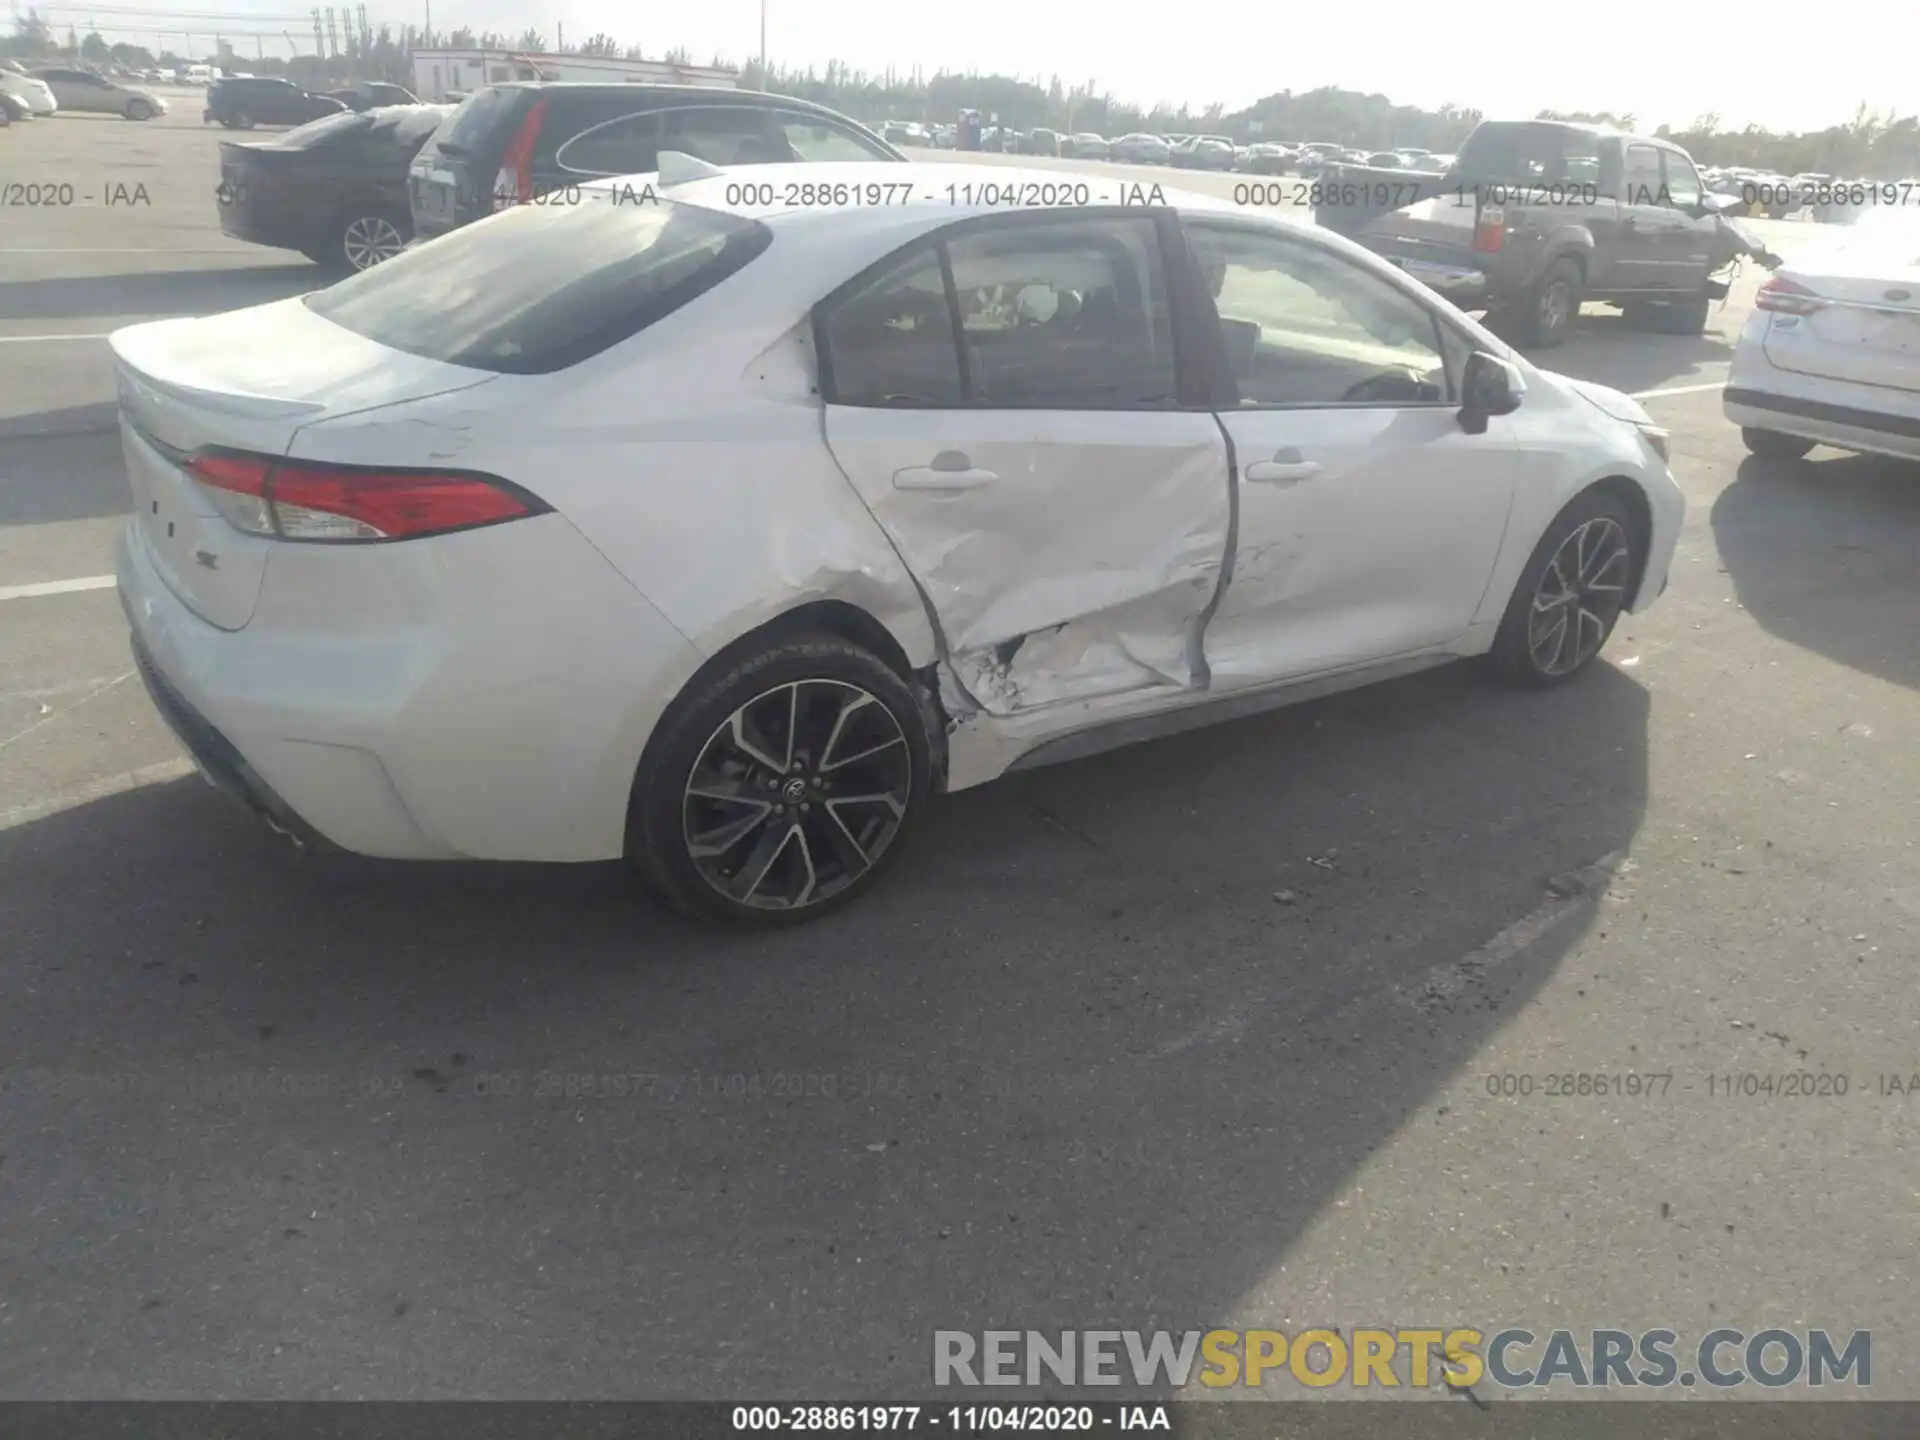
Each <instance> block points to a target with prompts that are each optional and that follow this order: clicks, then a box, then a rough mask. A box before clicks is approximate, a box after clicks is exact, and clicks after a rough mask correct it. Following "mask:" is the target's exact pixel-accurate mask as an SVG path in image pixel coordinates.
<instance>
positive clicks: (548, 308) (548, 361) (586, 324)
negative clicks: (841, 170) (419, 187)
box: [306, 191, 773, 375]
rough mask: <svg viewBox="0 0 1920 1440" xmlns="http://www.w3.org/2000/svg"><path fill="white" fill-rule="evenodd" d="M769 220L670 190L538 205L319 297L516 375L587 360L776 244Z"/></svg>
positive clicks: (410, 253)
mask: <svg viewBox="0 0 1920 1440" xmlns="http://www.w3.org/2000/svg"><path fill="white" fill-rule="evenodd" d="M772 238H773V236H772V232H771V231H769V230H768V229H767V227H766V226H764V225H762V224H760V223H759V222H758V221H754V220H747V219H743V218H741V217H740V216H737V215H726V214H722V213H720V212H718V211H714V210H702V209H699V208H697V207H695V206H691V205H678V204H674V203H672V202H670V201H664V200H662V201H655V200H653V199H651V198H650V197H649V198H648V199H647V200H645V201H643V202H636V201H634V200H632V199H631V198H627V199H625V200H624V201H623V202H622V203H615V201H614V200H612V199H609V198H608V192H606V191H589V192H588V193H587V197H586V198H585V199H584V201H583V203H581V204H579V205H568V206H546V205H528V206H523V207H520V208H517V209H514V210H509V211H507V212H506V213H504V214H500V215H495V216H493V217H491V218H489V219H486V220H483V221H480V222H479V223H477V224H473V225H467V226H464V227H462V228H461V229H459V230H455V231H454V232H453V233H452V234H450V235H445V236H442V237H441V238H440V239H438V240H435V241H433V242H432V243H431V244H427V245H422V246H420V247H418V248H416V249H412V250H407V251H404V252H403V253H401V254H400V255H398V256H396V257H395V258H394V259H392V260H389V261H387V262H386V264H384V265H379V266H376V267H374V268H373V269H371V270H363V271H362V272H361V273H360V274H358V275H355V276H354V277H352V278H351V279H348V280H343V281H341V282H340V283H339V284H338V285H335V286H333V287H332V288H331V289H327V290H322V291H320V292H318V293H317V294H314V295H309V296H308V297H307V302H306V303H307V305H308V307H309V308H310V309H312V311H313V312H314V313H315V314H316V315H319V316H321V317H322V318H324V319H327V320H331V321H332V322H333V323H334V324H336V325H340V326H344V327H345V328H346V329H348V330H351V331H353V332H354V333H355V334H357V335H364V336H365V337H366V338H367V339H369V340H372V341H375V342H376V343H378V344H381V345H386V346H390V347H391V348H393V349H395V350H404V351H406V352H407V353H408V354H409V355H419V356H422V357H423V358H425V359H428V360H440V361H444V362H446V363H447V364H450V365H466V366H470V367H472V368H474V369H477V370H491V371H494V372H496V373H498V374H505V375H544V374H549V373H551V372H552V371H555V370H564V369H566V368H567V367H568V366H569V365H577V364H578V363H579V362H580V361H582V360H585V359H587V358H588V357H589V356H593V355H597V354H599V353H600V352H601V351H602V350H605V349H606V348H607V347H608V346H610V345H614V344H617V343H619V342H620V341H621V340H624V339H626V338H627V337H628V336H629V335H632V334H634V333H636V332H637V331H640V330H643V329H645V328H646V327H647V326H648V325H651V324H652V323H653V322H654V321H656V320H659V319H661V318H663V317H664V316H667V315H670V314H671V313H673V311H675V310H678V309H679V308H680V307H681V306H682V305H685V304H686V303H687V302H688V301H690V300H692V299H694V298H695V297H697V296H699V295H701V294H703V293H704V292H706V291H707V290H710V289H712V288H713V287H714V286H715V285H717V284H719V283H720V282H721V281H722V280H724V279H726V277H727V276H729V275H731V274H733V273H734V272H735V271H737V270H738V269H740V267H741V266H743V265H745V264H746V263H747V262H748V261H750V260H752V259H753V258H754V257H755V256H756V255H758V254H760V252H761V251H763V250H765V249H766V248H767V245H768V244H769V243H770V242H771V240H772Z"/></svg>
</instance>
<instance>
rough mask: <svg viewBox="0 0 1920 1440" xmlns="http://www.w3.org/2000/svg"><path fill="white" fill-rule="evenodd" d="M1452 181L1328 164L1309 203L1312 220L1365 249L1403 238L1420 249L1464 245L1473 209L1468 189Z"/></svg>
mask: <svg viewBox="0 0 1920 1440" xmlns="http://www.w3.org/2000/svg"><path fill="white" fill-rule="evenodd" d="M1456 183H1457V181H1456V177H1455V176H1454V175H1452V174H1447V175H1429V174H1426V173H1425V172H1423V171H1419V170H1375V169H1368V168H1367V167H1365V166H1359V165H1330V166H1328V167H1327V169H1326V171H1325V172H1324V174H1323V175H1322V176H1321V178H1320V180H1319V181H1318V182H1317V184H1316V185H1315V187H1314V188H1315V189H1317V190H1318V191H1319V193H1320V195H1321V197H1322V198H1321V201H1320V203H1319V204H1317V205H1315V206H1314V207H1313V219H1314V223H1315V224H1317V225H1323V226H1325V227H1326V228H1327V229H1329V230H1332V231H1334V232H1335V233H1336V234H1340V235H1346V236H1349V237H1351V238H1353V239H1356V240H1358V241H1360V242H1361V243H1362V244H1363V245H1366V246H1367V247H1368V248H1369V249H1376V248H1379V247H1378V245H1377V244H1376V242H1377V241H1379V240H1382V239H1387V238H1392V239H1402V238H1404V239H1406V240H1408V241H1409V242H1411V243H1413V244H1414V245H1416V246H1417V247H1420V248H1431V247H1436V246H1442V247H1444V246H1452V247H1455V248H1457V249H1467V248H1469V247H1470V246H1471V244H1472V242H1473V223H1474V215H1475V210H1476V207H1475V205H1474V198H1473V192H1472V191H1471V190H1468V191H1467V192H1466V193H1465V195H1464V196H1462V195H1457V194H1455V193H1454V189H1455V185H1456ZM1395 253H1399V247H1398V246H1396V247H1395Z"/></svg>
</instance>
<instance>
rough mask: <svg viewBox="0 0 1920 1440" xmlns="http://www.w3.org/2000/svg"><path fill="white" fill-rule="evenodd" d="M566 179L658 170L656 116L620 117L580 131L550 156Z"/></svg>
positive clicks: (644, 113)
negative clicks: (569, 177) (577, 176)
mask: <svg viewBox="0 0 1920 1440" xmlns="http://www.w3.org/2000/svg"><path fill="white" fill-rule="evenodd" d="M553 163H554V164H555V166H557V167H558V168H559V169H561V170H564V171H566V172H567V173H568V174H570V175H640V174H644V173H646V172H648V171H651V170H658V169H659V168H660V115H659V113H658V112H657V111H647V112H643V113H641V114H639V115H622V116H620V117H619V118H618V119H616V120H607V121H604V122H602V123H601V124H598V125H596V126H594V127H593V128H592V129H591V130H583V131H581V132H580V133H579V134H578V135H576V136H574V137H573V138H572V139H571V140H569V141H567V142H566V143H565V144H564V145H562V146H561V147H560V148H559V150H557V151H556V152H555V153H554V157H553Z"/></svg>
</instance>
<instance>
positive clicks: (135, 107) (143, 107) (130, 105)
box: [127, 100, 153, 120]
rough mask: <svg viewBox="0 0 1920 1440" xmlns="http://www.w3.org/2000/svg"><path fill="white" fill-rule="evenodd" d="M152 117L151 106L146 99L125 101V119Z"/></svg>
mask: <svg viewBox="0 0 1920 1440" xmlns="http://www.w3.org/2000/svg"><path fill="white" fill-rule="evenodd" d="M152 118H153V106H151V105H149V104H148V103H147V102H146V101H144V100H129V101H128V102H127V119H129V120H151V119H152Z"/></svg>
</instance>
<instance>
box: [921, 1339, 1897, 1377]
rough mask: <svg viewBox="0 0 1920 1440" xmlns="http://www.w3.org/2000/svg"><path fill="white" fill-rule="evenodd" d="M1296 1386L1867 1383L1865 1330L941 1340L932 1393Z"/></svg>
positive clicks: (1869, 1360)
mask: <svg viewBox="0 0 1920 1440" xmlns="http://www.w3.org/2000/svg"><path fill="white" fill-rule="evenodd" d="M1269 1380H1273V1381H1290V1382H1292V1383H1295V1384H1299V1385H1304V1386H1307V1387H1309V1388H1312V1389H1325V1388H1327V1387H1328V1386H1333V1385H1349V1386H1353V1387H1356V1388H1375V1389H1383V1390H1384V1389H1397V1388H1400V1387H1403V1386H1404V1387H1408V1388H1412V1389H1425V1388H1426V1387H1428V1386H1430V1385H1434V1384H1446V1385H1449V1386H1452V1387H1453V1388H1455V1389H1462V1390H1464V1389H1467V1388H1469V1387H1471V1386H1474V1385H1479V1384H1481V1383H1483V1382H1491V1383H1492V1384H1494V1385H1497V1386H1499V1387H1501V1388H1502V1389H1507V1390H1529V1389H1530V1390H1543V1389H1552V1388H1556V1387H1564V1388H1567V1389H1576V1390H1581V1389H1609V1390H1613V1389H1640V1388H1648V1389H1667V1388H1672V1387H1678V1388H1681V1389H1691V1388H1693V1387H1695V1386H1698V1385H1706V1386H1708V1387H1710V1388H1713V1389H1721V1390H1725V1389H1732V1388H1735V1387H1738V1386H1760V1387H1763V1388H1766V1389H1775V1390H1777V1389H1781V1388H1784V1387H1787V1386H1795V1385H1801V1386H1813V1387H1827V1386H1849V1387H1855V1388H1859V1389H1866V1388H1867V1387H1869V1386H1870V1385H1872V1383H1873V1334H1872V1332H1871V1331H1868V1330H1855V1331H1852V1332H1850V1333H1848V1334H1847V1336H1846V1338H1845V1340H1844V1341H1836V1340H1835V1339H1834V1337H1833V1336H1832V1335H1831V1334H1830V1333H1829V1332H1828V1331H1825V1330H1806V1331H1797V1330H1780V1329H1768V1330H1758V1331H1755V1332H1753V1333H1752V1334H1748V1333H1747V1332H1745V1331H1741V1330H1733V1329H1719V1330H1710V1331H1708V1332H1707V1333H1706V1334H1704V1335H1702V1336H1701V1337H1700V1338H1699V1339H1698V1340H1697V1341H1693V1342H1687V1341H1684V1340H1682V1338H1681V1336H1680V1333H1679V1332H1678V1331H1676V1330H1672V1329H1666V1328H1656V1329H1651V1330H1643V1331H1640V1332H1638V1333H1637V1334H1636V1333H1635V1332H1632V1331H1628V1330H1584V1331H1583V1330H1550V1331H1542V1332H1535V1331H1533V1330H1528V1329H1524V1328H1521V1327H1517V1326H1510V1327H1508V1328H1506V1329H1502V1330H1496V1331H1492V1332H1487V1331H1484V1330H1479V1329H1474V1328H1470V1327H1466V1326H1456V1327H1452V1328H1447V1327H1440V1326H1435V1327H1431V1328H1426V1327H1404V1328H1395V1329H1367V1328H1356V1329H1352V1330H1344V1331H1343V1330H1336V1329H1331V1328H1328V1329H1314V1330H1300V1331H1296V1332H1295V1333H1294V1334H1293V1335H1291V1336H1289V1335H1287V1334H1286V1333H1284V1332H1282V1331H1279V1330H1208V1331H1204V1332H1202V1331H1199V1330H1187V1331H1169V1330H1060V1331H1055V1332H1052V1333H1051V1334H1048V1333H1043V1332H1041V1331H1037V1330H1025V1331H1022V1330H985V1331H980V1332H978V1333H975V1332H972V1331H965V1330H938V1331H935V1332H934V1337H933V1383H934V1384H935V1385H940V1386H953V1385H960V1386H977V1385H1072V1386H1083V1385H1084V1386H1106V1385H1126V1384H1132V1385H1134V1386H1137V1387H1139V1388H1141V1389H1147V1388H1151V1387H1154V1386H1169V1387H1172V1388H1174V1389H1180V1388H1183V1387H1185V1386H1187V1385H1188V1384H1190V1383H1198V1384H1199V1385H1202V1386H1205V1387H1208V1388H1210V1389H1219V1388H1221V1387H1224V1386H1233V1385H1239V1386H1260V1385H1263V1384H1266V1383H1268V1382H1269Z"/></svg>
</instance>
